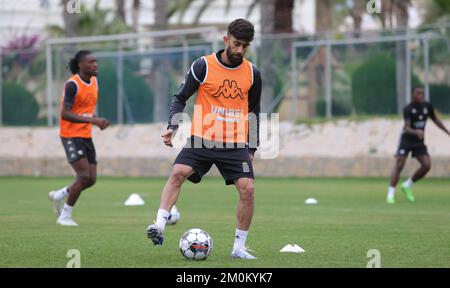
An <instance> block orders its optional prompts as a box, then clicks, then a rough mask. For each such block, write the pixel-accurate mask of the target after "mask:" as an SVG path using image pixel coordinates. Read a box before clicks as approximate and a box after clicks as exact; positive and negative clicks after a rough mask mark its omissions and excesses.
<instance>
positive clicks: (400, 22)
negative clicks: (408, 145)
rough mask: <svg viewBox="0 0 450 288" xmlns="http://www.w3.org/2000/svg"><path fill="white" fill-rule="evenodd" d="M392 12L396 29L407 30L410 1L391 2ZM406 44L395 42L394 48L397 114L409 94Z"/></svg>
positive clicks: (395, 0)
mask: <svg viewBox="0 0 450 288" xmlns="http://www.w3.org/2000/svg"><path fill="white" fill-rule="evenodd" d="M392 4H393V11H394V13H395V16H396V17H395V18H396V21H397V27H400V28H405V29H406V28H407V27H408V20H409V15H408V7H409V6H410V5H411V1H410V0H393V3H392ZM406 49H407V42H406V41H400V42H397V46H396V52H395V54H396V57H395V61H396V67H397V69H396V86H397V112H398V113H401V111H402V109H403V107H404V106H405V105H406V104H407V103H406V102H407V101H406V99H405V95H407V93H409V91H408V89H407V88H408V87H406V85H405V84H406V83H407V80H408V79H407V77H411V75H408V74H409V72H408V71H407V69H406V68H407V67H406V61H407V59H406V57H407V53H406V52H407V51H406Z"/></svg>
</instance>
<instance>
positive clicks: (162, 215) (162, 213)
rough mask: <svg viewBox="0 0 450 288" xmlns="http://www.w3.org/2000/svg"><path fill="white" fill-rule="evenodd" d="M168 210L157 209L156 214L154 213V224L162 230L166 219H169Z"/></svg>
mask: <svg viewBox="0 0 450 288" xmlns="http://www.w3.org/2000/svg"><path fill="white" fill-rule="evenodd" d="M169 215H170V213H169V211H167V210H164V209H159V210H158V214H157V215H156V223H155V224H156V226H158V228H159V229H161V230H162V231H164V228H165V227H166V223H167V220H168V219H169Z"/></svg>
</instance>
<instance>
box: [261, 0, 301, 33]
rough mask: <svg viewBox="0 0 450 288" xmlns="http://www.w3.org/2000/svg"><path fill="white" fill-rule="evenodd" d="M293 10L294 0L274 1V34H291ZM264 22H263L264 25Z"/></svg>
mask: <svg viewBox="0 0 450 288" xmlns="http://www.w3.org/2000/svg"><path fill="white" fill-rule="evenodd" d="M293 10H294V0H276V1H275V11H274V13H275V14H274V27H273V32H274V33H291V32H293V29H292V28H293V27H292V11H293ZM265 23H266V21H264V24H265Z"/></svg>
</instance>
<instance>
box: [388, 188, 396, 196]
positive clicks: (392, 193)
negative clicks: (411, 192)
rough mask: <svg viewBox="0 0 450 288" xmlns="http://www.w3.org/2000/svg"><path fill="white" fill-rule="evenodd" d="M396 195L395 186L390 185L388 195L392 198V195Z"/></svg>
mask: <svg viewBox="0 0 450 288" xmlns="http://www.w3.org/2000/svg"><path fill="white" fill-rule="evenodd" d="M394 195H395V187H392V186H389V188H388V195H387V197H388V198H392V197H394Z"/></svg>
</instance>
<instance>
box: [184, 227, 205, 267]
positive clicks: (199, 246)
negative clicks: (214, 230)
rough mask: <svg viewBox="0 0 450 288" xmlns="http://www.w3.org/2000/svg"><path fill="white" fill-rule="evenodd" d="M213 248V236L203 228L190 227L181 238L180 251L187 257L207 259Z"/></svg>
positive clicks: (190, 258)
mask: <svg viewBox="0 0 450 288" xmlns="http://www.w3.org/2000/svg"><path fill="white" fill-rule="evenodd" d="M212 249H213V241H212V238H211V236H209V234H208V233H207V232H206V231H203V230H202V229H198V228H194V229H189V230H188V231H186V232H185V233H184V234H183V235H182V236H181V238H180V252H181V254H182V255H183V256H184V257H185V258H186V259H189V260H205V259H206V258H208V256H209V255H210V254H211V251H212Z"/></svg>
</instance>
